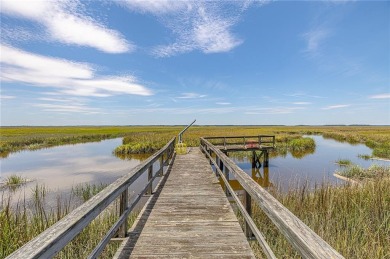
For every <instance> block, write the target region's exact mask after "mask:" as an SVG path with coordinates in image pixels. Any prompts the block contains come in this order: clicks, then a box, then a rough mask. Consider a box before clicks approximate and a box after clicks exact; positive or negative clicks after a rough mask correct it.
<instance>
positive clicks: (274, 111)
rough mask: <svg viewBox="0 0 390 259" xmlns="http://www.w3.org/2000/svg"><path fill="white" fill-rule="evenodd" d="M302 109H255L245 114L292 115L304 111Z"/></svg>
mask: <svg viewBox="0 0 390 259" xmlns="http://www.w3.org/2000/svg"><path fill="white" fill-rule="evenodd" d="M303 109H304V108H302V107H272V108H254V109H249V111H246V112H245V114H249V115H256V114H290V113H293V112H294V111H297V110H303Z"/></svg>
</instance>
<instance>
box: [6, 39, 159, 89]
mask: <svg viewBox="0 0 390 259" xmlns="http://www.w3.org/2000/svg"><path fill="white" fill-rule="evenodd" d="M0 50H1V56H0V64H1V74H0V76H1V81H4V82H22V83H26V84H30V85H35V86H40V87H51V88H55V89H57V92H60V93H64V94H69V95H78V96H95V97H105V96H111V95H118V94H135V95H151V94H152V92H151V91H150V90H149V89H147V88H146V87H144V86H142V85H140V84H138V83H137V80H136V78H134V77H132V76H128V77H124V76H122V77H114V76H111V77H109V76H104V77H103V76H99V75H96V74H95V70H94V69H93V67H92V66H91V65H89V64H84V63H76V62H72V61H69V60H65V59H58V58H53V57H46V56H41V55H36V54H33V53H29V52H25V51H23V50H20V49H16V48H13V47H10V46H6V45H1V48H0Z"/></svg>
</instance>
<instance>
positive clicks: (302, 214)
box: [253, 177, 390, 259]
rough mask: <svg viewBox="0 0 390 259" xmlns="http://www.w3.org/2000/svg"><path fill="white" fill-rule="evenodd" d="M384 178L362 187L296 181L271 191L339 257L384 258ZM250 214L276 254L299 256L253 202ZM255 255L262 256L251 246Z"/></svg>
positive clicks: (388, 194) (389, 225) (388, 234)
mask: <svg viewBox="0 0 390 259" xmlns="http://www.w3.org/2000/svg"><path fill="white" fill-rule="evenodd" d="M389 185H390V178H387V177H386V178H381V177H379V178H375V180H373V181H370V182H365V183H364V184H363V185H362V186H357V185H354V186H353V185H345V186H341V187H334V186H331V185H329V184H323V185H321V186H316V187H315V188H314V189H313V190H309V189H308V184H303V185H301V186H297V187H296V188H295V189H293V190H290V191H289V192H288V193H282V192H278V191H273V192H272V194H273V196H274V197H276V198H277V199H278V200H279V201H280V202H281V203H282V204H283V205H284V206H286V207H287V208H288V209H289V210H290V211H291V212H292V213H293V214H295V215H296V216H297V217H298V218H300V219H301V220H302V221H303V222H304V223H305V224H307V225H308V226H309V227H310V228H311V229H312V230H313V231H314V232H316V233H317V234H318V235H319V236H321V237H322V238H323V239H324V240H325V241H326V242H327V243H329V244H330V245H331V246H332V247H333V248H335V249H336V250H337V251H339V252H340V253H341V254H342V255H343V256H344V257H345V258H378V259H379V258H389V257H390V246H389V245H388V244H389V241H390V202H389V201H390V188H388V186H389ZM253 219H254V221H255V222H256V224H257V226H258V227H259V229H260V230H261V231H262V232H263V234H264V235H265V237H266V240H267V242H268V243H269V245H270V246H271V248H272V249H273V251H274V252H275V254H276V256H277V257H278V258H300V256H299V254H298V253H297V252H296V251H295V250H294V249H293V248H292V246H291V245H290V244H289V243H288V242H287V240H286V239H285V238H284V237H283V236H282V234H280V233H279V231H278V230H277V229H276V227H275V226H274V225H273V223H272V222H271V221H270V219H269V218H268V217H267V216H266V215H265V214H264V212H262V210H261V209H260V208H259V207H258V206H256V205H255V204H254V206H253ZM254 246H255V251H256V253H257V256H258V257H262V256H264V255H263V254H262V252H261V251H260V249H259V247H258V246H257V245H254Z"/></svg>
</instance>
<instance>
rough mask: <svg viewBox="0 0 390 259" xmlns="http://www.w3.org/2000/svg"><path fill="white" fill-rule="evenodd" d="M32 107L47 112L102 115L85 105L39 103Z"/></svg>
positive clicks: (99, 111)
mask: <svg viewBox="0 0 390 259" xmlns="http://www.w3.org/2000/svg"><path fill="white" fill-rule="evenodd" d="M34 106H35V107H39V108H42V110H43V111H47V112H65V113H84V114H99V113H103V112H102V111H101V110H100V109H98V108H92V107H88V106H86V105H71V104H50V103H41V104H34Z"/></svg>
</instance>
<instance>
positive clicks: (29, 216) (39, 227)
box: [0, 185, 137, 258]
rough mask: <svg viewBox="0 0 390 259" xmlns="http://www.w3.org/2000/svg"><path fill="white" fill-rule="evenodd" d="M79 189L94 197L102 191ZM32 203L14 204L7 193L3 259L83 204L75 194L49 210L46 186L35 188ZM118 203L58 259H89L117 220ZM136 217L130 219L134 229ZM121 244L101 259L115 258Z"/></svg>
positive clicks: (0, 224)
mask: <svg viewBox="0 0 390 259" xmlns="http://www.w3.org/2000/svg"><path fill="white" fill-rule="evenodd" d="M101 187H102V186H100V185H97V186H96V188H94V187H91V186H86V187H85V188H83V187H81V186H79V187H78V189H79V190H81V189H85V190H83V191H82V193H85V192H89V193H90V194H91V193H94V190H96V191H97V190H98V189H100V188H101ZM32 192H33V198H32V200H31V201H27V200H25V199H23V200H20V201H18V202H17V204H16V205H15V204H12V203H11V197H10V196H8V197H5V195H4V193H3V195H2V197H1V201H0V229H1V231H0V258H4V257H6V256H8V255H9V254H11V253H12V252H14V251H15V250H17V249H18V248H20V247H21V246H22V245H24V244H25V243H27V242H28V241H30V240H31V239H33V238H34V237H36V236H37V235H38V234H40V233H41V232H42V231H44V230H45V229H47V228H49V227H50V226H52V225H53V224H54V223H56V222H57V221H58V220H60V219H62V218H63V217H64V216H66V215H67V214H68V213H69V212H71V211H72V210H73V209H75V208H76V207H77V206H78V205H79V204H80V203H79V202H78V199H76V198H77V197H75V196H74V194H73V193H71V194H69V195H67V196H57V204H56V206H55V207H54V208H51V207H49V206H47V201H46V197H47V195H48V194H49V193H50V190H48V189H47V188H46V187H45V186H43V185H36V186H35V187H34V188H33V189H32ZM118 210H119V202H118V201H115V202H114V204H113V205H110V206H109V207H108V208H106V209H105V210H104V211H103V212H102V213H101V214H100V215H99V216H98V217H97V218H96V219H95V220H93V221H92V222H91V223H90V224H89V225H88V226H87V227H86V228H85V229H84V230H83V231H82V232H81V233H80V234H79V235H78V236H76V237H75V239H74V240H72V241H71V242H70V243H69V244H68V245H67V246H66V247H65V248H64V249H63V250H61V251H60V252H59V253H58V254H57V255H56V257H55V258H86V257H87V256H88V254H89V253H90V252H91V251H92V250H93V248H94V247H95V245H97V244H98V242H99V241H100V239H101V238H102V237H103V236H104V234H105V233H106V232H107V230H109V229H110V228H111V226H112V224H113V223H114V222H115V221H116V220H117V219H118ZM136 216H137V213H133V214H131V215H130V216H129V218H128V224H129V226H131V225H132V224H133V222H134V221H135V218H136ZM118 247H119V244H118V243H116V242H111V243H109V245H108V246H107V247H106V249H105V251H104V252H103V254H102V256H101V257H100V258H112V256H113V255H114V254H115V252H116V250H117V248H118Z"/></svg>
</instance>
